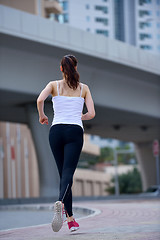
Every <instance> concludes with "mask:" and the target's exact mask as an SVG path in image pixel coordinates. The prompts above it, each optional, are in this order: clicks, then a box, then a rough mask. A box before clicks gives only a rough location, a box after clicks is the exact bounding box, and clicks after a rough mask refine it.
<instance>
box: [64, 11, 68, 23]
mask: <svg viewBox="0 0 160 240" xmlns="http://www.w3.org/2000/svg"><path fill="white" fill-rule="evenodd" d="M63 17H64V22H65V23H66V22H68V21H69V19H68V13H64V14H63Z"/></svg>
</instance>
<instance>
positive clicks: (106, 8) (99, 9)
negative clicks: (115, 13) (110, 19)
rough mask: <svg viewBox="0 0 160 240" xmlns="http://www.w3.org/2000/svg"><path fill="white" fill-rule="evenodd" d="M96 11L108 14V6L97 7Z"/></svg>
mask: <svg viewBox="0 0 160 240" xmlns="http://www.w3.org/2000/svg"><path fill="white" fill-rule="evenodd" d="M95 10H98V11H102V12H103V13H108V7H106V6H99V5H96V6H95Z"/></svg>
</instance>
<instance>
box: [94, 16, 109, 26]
mask: <svg viewBox="0 0 160 240" xmlns="http://www.w3.org/2000/svg"><path fill="white" fill-rule="evenodd" d="M95 21H96V22H101V23H103V24H104V25H108V19H107V18H100V17H96V18H95Z"/></svg>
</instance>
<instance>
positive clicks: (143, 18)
mask: <svg viewBox="0 0 160 240" xmlns="http://www.w3.org/2000/svg"><path fill="white" fill-rule="evenodd" d="M136 45H137V46H138V47H140V48H142V49H145V50H149V51H150V52H153V53H155V54H156V53H159V54H160V0H136Z"/></svg>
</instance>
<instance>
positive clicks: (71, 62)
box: [61, 55, 80, 90]
mask: <svg viewBox="0 0 160 240" xmlns="http://www.w3.org/2000/svg"><path fill="white" fill-rule="evenodd" d="M61 66H62V72H63V74H64V78H65V80H66V82H67V84H68V86H69V87H70V88H72V89H73V90H75V89H77V87H78V85H79V77H80V75H79V73H78V71H77V70H76V69H75V67H76V66H77V59H76V57H75V56H73V55H65V56H64V57H63V58H62V60H61Z"/></svg>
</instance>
